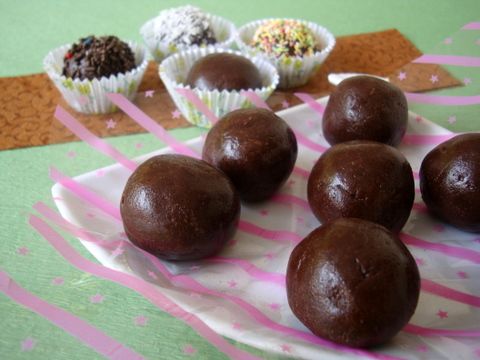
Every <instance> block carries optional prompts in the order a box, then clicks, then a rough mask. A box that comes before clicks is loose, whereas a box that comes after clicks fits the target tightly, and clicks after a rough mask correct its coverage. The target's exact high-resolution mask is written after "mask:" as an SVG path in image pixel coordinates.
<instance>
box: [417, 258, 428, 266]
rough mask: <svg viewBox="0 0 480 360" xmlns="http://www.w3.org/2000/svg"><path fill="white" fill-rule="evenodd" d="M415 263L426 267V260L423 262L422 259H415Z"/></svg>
mask: <svg viewBox="0 0 480 360" xmlns="http://www.w3.org/2000/svg"><path fill="white" fill-rule="evenodd" d="M415 262H416V263H417V265H418V266H423V265H425V264H426V263H425V260H423V259H422V258H415Z"/></svg>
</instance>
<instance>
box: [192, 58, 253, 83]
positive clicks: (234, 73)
mask: <svg viewBox="0 0 480 360" xmlns="http://www.w3.org/2000/svg"><path fill="white" fill-rule="evenodd" d="M185 83H186V84H188V85H190V86H191V87H194V88H199V89H202V90H215V89H217V90H219V91H221V90H247V89H258V88H261V87H262V77H261V75H260V71H259V70H258V69H257V67H256V66H255V65H254V64H253V63H252V62H251V61H250V60H249V59H247V58H245V57H243V56H239V55H235V54H229V53H215V54H210V55H207V56H205V57H203V58H201V59H199V60H198V61H197V62H196V63H195V64H194V65H193V66H192V68H191V69H190V71H189V73H188V75H187V79H186V81H185Z"/></svg>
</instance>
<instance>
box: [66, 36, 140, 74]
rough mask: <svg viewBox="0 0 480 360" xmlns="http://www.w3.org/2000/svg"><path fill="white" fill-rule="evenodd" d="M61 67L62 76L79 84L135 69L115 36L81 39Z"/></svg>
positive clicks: (127, 49) (132, 57)
mask: <svg viewBox="0 0 480 360" xmlns="http://www.w3.org/2000/svg"><path fill="white" fill-rule="evenodd" d="M63 63H64V66H63V75H65V76H66V77H69V78H73V79H80V80H84V79H89V80H93V79H100V78H102V77H109V76H111V75H117V74H124V73H126V72H128V71H130V70H132V69H134V68H135V67H136V65H135V55H134V54H133V52H132V50H131V49H130V47H129V46H128V44H127V43H125V42H123V41H121V40H120V39H119V38H117V37H116V36H102V37H98V38H97V37H95V36H87V37H86V38H82V39H80V40H79V42H78V43H75V44H73V45H72V47H71V48H70V49H69V50H68V51H67V53H66V54H65V57H64V59H63Z"/></svg>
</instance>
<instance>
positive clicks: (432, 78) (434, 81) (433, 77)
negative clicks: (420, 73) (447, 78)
mask: <svg viewBox="0 0 480 360" xmlns="http://www.w3.org/2000/svg"><path fill="white" fill-rule="evenodd" d="M430 82H431V83H432V84H435V83H437V82H438V75H432V76H430Z"/></svg>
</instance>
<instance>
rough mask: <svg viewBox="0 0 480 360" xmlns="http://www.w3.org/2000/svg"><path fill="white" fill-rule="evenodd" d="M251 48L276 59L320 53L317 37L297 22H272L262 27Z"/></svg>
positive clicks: (254, 37)
mask: <svg viewBox="0 0 480 360" xmlns="http://www.w3.org/2000/svg"><path fill="white" fill-rule="evenodd" d="M251 46H253V47H255V48H258V49H259V50H261V51H263V52H265V53H267V54H268V55H272V56H275V57H277V58H278V57H281V56H305V55H313V53H314V52H315V51H318V49H317V46H316V43H315V36H314V35H313V32H312V31H311V30H310V29H309V28H308V26H306V25H305V24H303V23H301V22H299V21H295V20H288V19H287V20H280V19H279V20H272V21H269V22H267V23H265V24H264V25H262V26H260V27H259V28H258V29H257V31H256V32H255V34H254V35H253V39H252V42H251Z"/></svg>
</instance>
